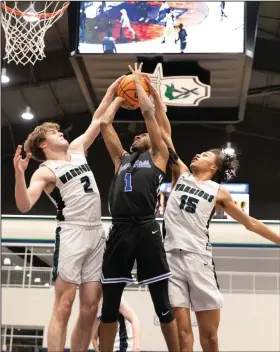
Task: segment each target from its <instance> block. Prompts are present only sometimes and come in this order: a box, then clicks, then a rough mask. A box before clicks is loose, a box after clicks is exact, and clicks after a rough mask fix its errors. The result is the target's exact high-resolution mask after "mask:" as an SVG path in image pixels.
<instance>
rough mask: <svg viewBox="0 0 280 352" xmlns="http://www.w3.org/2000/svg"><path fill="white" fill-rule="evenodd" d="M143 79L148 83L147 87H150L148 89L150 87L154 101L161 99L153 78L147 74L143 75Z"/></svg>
mask: <svg viewBox="0 0 280 352" xmlns="http://www.w3.org/2000/svg"><path fill="white" fill-rule="evenodd" d="M142 77H143V78H144V80H145V81H146V83H147V85H148V87H149V90H150V93H151V96H152V97H153V98H154V99H155V98H159V93H158V91H157V90H156V88H155V86H154V85H153V83H152V80H151V78H150V77H149V76H148V75H147V74H146V73H143V74H142Z"/></svg>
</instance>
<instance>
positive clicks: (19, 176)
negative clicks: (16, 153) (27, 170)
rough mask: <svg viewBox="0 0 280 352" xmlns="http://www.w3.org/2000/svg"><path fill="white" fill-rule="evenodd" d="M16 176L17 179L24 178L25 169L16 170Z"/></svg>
mask: <svg viewBox="0 0 280 352" xmlns="http://www.w3.org/2000/svg"><path fill="white" fill-rule="evenodd" d="M15 178H16V179H17V180H22V179H24V171H19V170H16V171H15Z"/></svg>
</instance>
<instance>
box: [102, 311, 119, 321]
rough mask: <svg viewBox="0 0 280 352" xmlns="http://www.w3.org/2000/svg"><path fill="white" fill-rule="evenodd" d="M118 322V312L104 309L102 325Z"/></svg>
mask: <svg viewBox="0 0 280 352" xmlns="http://www.w3.org/2000/svg"><path fill="white" fill-rule="evenodd" d="M117 320H118V310H114V309H110V308H107V309H106V308H105V309H104V308H102V314H101V321H102V323H107V324H110V323H115V322H116V321H117Z"/></svg>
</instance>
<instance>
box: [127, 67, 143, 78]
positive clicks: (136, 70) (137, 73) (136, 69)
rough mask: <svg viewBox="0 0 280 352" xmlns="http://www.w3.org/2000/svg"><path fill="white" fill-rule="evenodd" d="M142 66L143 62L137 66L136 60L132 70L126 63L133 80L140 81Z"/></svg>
mask: <svg viewBox="0 0 280 352" xmlns="http://www.w3.org/2000/svg"><path fill="white" fill-rule="evenodd" d="M142 66H143V62H141V63H140V65H139V67H138V63H137V62H136V63H135V64H134V70H133V68H132V67H131V66H130V65H128V68H129V69H130V71H131V73H132V77H133V80H134V82H140V81H141V76H142Z"/></svg>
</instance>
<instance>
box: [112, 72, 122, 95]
mask: <svg viewBox="0 0 280 352" xmlns="http://www.w3.org/2000/svg"><path fill="white" fill-rule="evenodd" d="M124 77H125V75H123V76H121V77H119V78H118V79H116V80H115V82H113V83H112V84H111V85H110V87H109V88H108V91H109V92H110V93H115V92H116V91H117V89H118V86H119V84H120V82H121V80H122V79H123V78H124Z"/></svg>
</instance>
